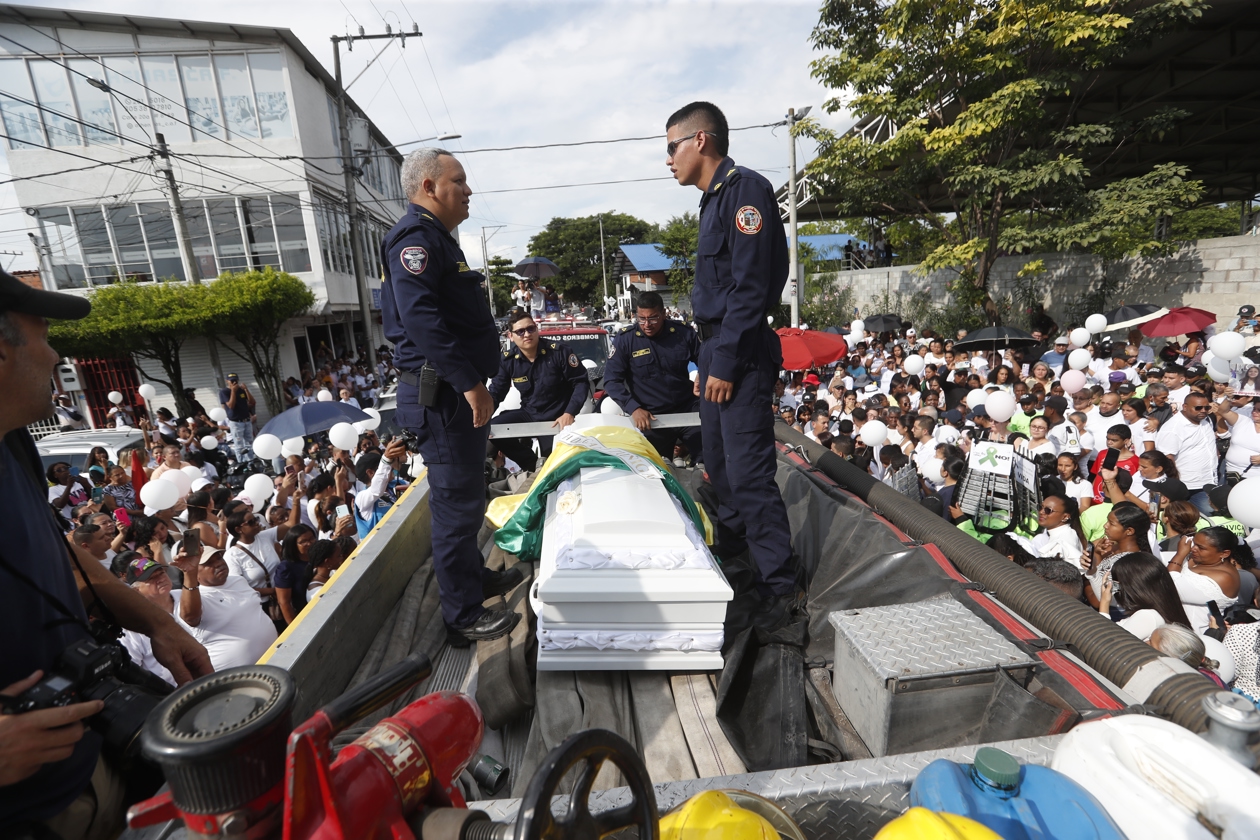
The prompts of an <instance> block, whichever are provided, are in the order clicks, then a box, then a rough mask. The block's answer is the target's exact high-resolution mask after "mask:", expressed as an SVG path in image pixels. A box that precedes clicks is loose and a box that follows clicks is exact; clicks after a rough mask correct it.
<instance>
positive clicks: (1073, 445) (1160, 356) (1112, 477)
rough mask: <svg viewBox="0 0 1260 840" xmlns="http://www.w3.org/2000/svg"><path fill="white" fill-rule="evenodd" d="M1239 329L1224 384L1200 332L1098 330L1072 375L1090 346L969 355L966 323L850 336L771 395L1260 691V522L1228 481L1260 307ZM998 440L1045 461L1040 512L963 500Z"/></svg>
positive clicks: (963, 520) (806, 430)
mask: <svg viewBox="0 0 1260 840" xmlns="http://www.w3.org/2000/svg"><path fill="white" fill-rule="evenodd" d="M1227 329H1230V330H1233V331H1237V332H1240V333H1242V334H1243V336H1244V338H1245V346H1246V347H1247V353H1248V354H1249V355H1243V356H1240V357H1238V358H1237V359H1236V360H1235V361H1233V362H1232V363H1231V365H1230V368H1231V369H1230V378H1229V380H1228V381H1223V382H1222V381H1213V379H1211V378H1209V376H1208V375H1207V374H1208V371H1207V366H1206V365H1205V363H1204V362H1205V359H1204V355H1203V354H1204V353H1205V352H1206V351H1207V349H1208V348H1207V338H1208V336H1207V335H1205V334H1204V333H1195V334H1191V335H1188V336H1185V337H1184V339H1183V340H1182V341H1179V342H1178V341H1171V342H1169V343H1167V344H1166V345H1164V346H1163V347H1162V348H1159V349H1158V350H1157V349H1156V348H1155V347H1152V346H1150V343H1149V339H1147V338H1146V337H1145V336H1144V335H1143V334H1142V333H1141V332H1139V331H1138V330H1132V331H1129V332H1128V334H1127V335H1125V336H1124V337H1123V338H1119V337H1117V338H1116V339H1115V340H1108V337H1107V335H1106V334H1105V333H1104V334H1103V335H1095V336H1092V337H1091V340H1090V341H1089V342H1088V343H1087V344H1086V347H1085V349H1086V350H1087V351H1088V353H1089V363H1088V364H1087V365H1085V366H1083V367H1081V368H1080V369H1079V370H1076V371H1074V369H1073V367H1072V366H1070V365H1069V363H1068V359H1069V354H1070V353H1071V352H1072V350H1074V349H1079V348H1076V347H1075V346H1074V345H1073V344H1072V343H1071V341H1070V340H1069V337H1068V336H1066V335H1058V336H1054V333H1052V332H1049V331H1048V330H1047V331H1037V332H1034V333H1033V336H1034V339H1035V340H1036V341H1037V344H1036V345H1035V346H1031V347H1026V348H1023V349H1008V350H1004V351H1001V352H997V351H994V350H991V349H990V350H986V349H984V348H980V349H966V345H965V343H964V341H965V337H966V336H965V333H960V334H959V335H958V336H956V337H954V338H946V337H944V336H940V335H936V334H933V333H932V332H931V331H930V330H924V331H923V334H922V335H920V334H918V332H917V331H916V330H915V329H914V328H913V327H906V328H904V329H902V330H898V331H896V332H886V333H878V334H877V333H872V332H865V333H864V334H851V335H850V336H849V346H850V352H849V354H848V356H847V357H846V358H845V359H843V360H841V361H840V362H838V363H836V364H835V365H834V366H828V367H826V368H822V369H816V370H812V371H797V372H791V373H784V374H783V375H782V376H781V378H780V381H778V382H776V383H775V398H774V402H775V407H776V413H777V414H778V415H779V418H780V420H781V421H782V422H784V423H787V424H789V425H791V426H793V427H794V428H796V429H798V430H799V431H800V432H802V433H803V434H804V435H805V436H806V437H808V438H810V439H812V440H814V441H816V442H817V443H819V444H820V445H822V446H824V447H827V448H829V449H830V450H831V451H832V452H834V453H835V454H837V455H838V456H840V457H842V458H844V459H846V460H848V461H850V462H851V463H853V464H854V465H856V466H857V467H859V468H861V469H863V470H866V471H868V472H869V473H870V474H871V475H872V476H874V477H875V478H876V479H879V480H881V481H883V482H884V483H886V484H888V485H890V486H891V487H893V488H895V489H896V490H898V491H899V492H901V493H904V494H906V495H908V496H910V497H912V498H914V499H916V500H918V501H920V502H921V503H922V504H923V505H924V506H925V507H926V508H928V509H930V510H931V511H933V512H934V513H936V514H937V515H940V516H941V517H943V518H944V519H946V520H947V521H949V522H951V523H953V524H955V525H957V526H958V527H959V528H962V529H963V530H965V531H967V532H968V533H971V534H972V535H973V536H975V537H976V538H977V539H980V540H981V541H984V542H987V543H988V544H989V545H990V546H991V547H993V548H994V549H995V550H997V551H998V552H999V553H1001V554H1003V555H1005V556H1007V557H1009V558H1010V559H1011V560H1012V561H1014V562H1016V563H1018V564H1020V565H1021V566H1023V567H1024V568H1025V569H1027V570H1029V571H1030V572H1031V573H1033V574H1036V575H1039V576H1040V577H1042V578H1044V579H1046V580H1048V581H1049V582H1051V583H1052V584H1054V585H1056V586H1058V587H1060V588H1061V589H1064V590H1065V591H1067V592H1069V593H1070V594H1071V595H1072V597H1074V598H1079V599H1080V600H1082V601H1085V602H1087V603H1089V604H1091V605H1092V606H1093V607H1095V608H1097V609H1098V610H1099V612H1100V613H1102V614H1103V615H1106V616H1109V617H1110V618H1112V619H1113V620H1115V621H1116V622H1117V623H1118V624H1119V625H1120V626H1121V627H1123V628H1125V629H1126V630H1128V631H1130V632H1132V633H1133V634H1134V635H1135V636H1137V637H1139V638H1141V639H1142V640H1144V641H1147V642H1149V643H1151V644H1153V645H1155V646H1157V647H1159V648H1160V649H1161V650H1164V651H1165V652H1167V653H1170V654H1171V655H1174V656H1178V657H1181V658H1184V659H1186V660H1187V661H1189V662H1190V663H1191V664H1193V665H1194V666H1195V667H1202V668H1203V670H1204V671H1205V673H1208V675H1209V676H1210V677H1212V678H1213V679H1216V680H1217V681H1221V676H1222V675H1220V674H1217V673H1215V671H1213V667H1212V666H1213V664H1214V663H1215V664H1216V665H1217V666H1219V665H1220V662H1219V660H1220V659H1221V658H1223V659H1233V660H1234V662H1236V663H1237V664H1238V666H1239V667H1236V668H1235V667H1231V666H1226V667H1224V668H1223V670H1224V671H1226V672H1227V674H1226V676H1227V677H1228V676H1233V677H1234V679H1235V680H1236V682H1235V685H1234V688H1235V689H1236V690H1237V691H1239V692H1241V693H1244V694H1246V695H1247V696H1248V697H1249V698H1250V699H1252V700H1253V701H1257V700H1260V686H1257V684H1256V683H1257V680H1256V668H1255V667H1254V666H1255V665H1256V660H1257V644H1258V643H1257V633H1256V630H1257V628H1260V624H1255V623H1252V622H1254V621H1255V618H1256V617H1257V616H1260V611H1256V610H1255V609H1254V608H1255V607H1256V591H1257V580H1258V579H1260V570H1257V567H1256V561H1255V557H1254V550H1255V548H1256V547H1257V545H1258V544H1260V533H1250V532H1249V529H1248V528H1246V527H1245V526H1243V525H1242V524H1241V523H1240V522H1238V521H1237V520H1236V519H1234V518H1233V517H1232V516H1231V515H1230V511H1229V492H1230V490H1231V488H1232V487H1233V486H1234V485H1235V484H1236V483H1238V481H1240V480H1241V479H1242V478H1244V477H1246V476H1248V474H1249V473H1250V472H1251V471H1252V470H1253V469H1254V468H1256V467H1257V466H1260V412H1256V413H1254V414H1253V408H1254V406H1255V404H1256V403H1257V402H1260V389H1258V388H1257V383H1258V382H1260V366H1258V365H1257V360H1258V359H1260V349H1257V348H1260V326H1257V323H1256V321H1255V310H1254V308H1252V307H1250V306H1247V307H1243V308H1242V310H1241V311H1240V313H1239V317H1238V318H1237V319H1236V320H1235V322H1234V323H1231V324H1229V325H1228V327H1227ZM1050 336H1054V337H1053V338H1051V337H1050ZM916 357H917V358H916ZM1077 358H1078V365H1079V360H1080V357H1077ZM1210 358H1211V357H1210V356H1209V357H1208V359H1210ZM908 371H914V373H913V374H912V373H910V372H908ZM1218 378H1223V377H1218ZM1065 382H1066V383H1067V385H1068V386H1070V390H1068V389H1065V387H1064V383H1065ZM995 392H1004V393H1006V394H1009V396H1010V400H1009V401H1008V402H1009V404H1013V406H1014V410H1013V413H1011V414H1010V415H1009V416H1008V415H1006V413H1005V412H1001V414H1000V416H1001V417H1002V418H1003V419H997V417H996V416H990V414H989V411H988V410H987V409H986V403H987V402H989V397H990V395H992V394H994V393H995ZM872 424H873V425H872ZM872 429H874V430H875V431H874V432H872V431H871V430H872ZM864 430H865V433H864ZM986 442H987V443H1004V444H1010V445H1011V446H1012V447H1013V448H1014V451H1015V452H1018V453H1019V454H1020V455H1022V456H1024V457H1026V458H1027V459H1029V462H1030V463H1031V465H1033V467H1034V468H1035V471H1036V473H1035V474H1036V479H1037V485H1038V491H1039V492H1038V494H1037V495H1038V497H1039V499H1040V504H1039V507H1038V508H1037V510H1036V511H1035V516H1036V521H1035V522H1034V521H1031V519H1030V520H1026V521H1023V522H1019V521H1013V519H1014V517H1007V518H1006V519H999V520H996V521H995V520H993V518H992V517H989V516H985V515H982V514H983V513H984V511H982V510H980V509H979V506H978V505H977V503H976V502H974V501H972V502H970V503H969V502H968V500H965V499H963V498H962V493H963V488H964V487H965V486H966V485H967V477H968V472H969V456H970V453H971V450H972V448H973V447H975V446H976V445H977V444H980V443H986ZM977 486H979V482H977ZM972 495H973V496H974V495H975V494H972ZM1249 610H1251V612H1248V611H1249ZM1212 638H1218V639H1223V640H1224V648H1221V647H1219V646H1216V645H1214V644H1213V643H1212V641H1211V639H1212ZM1204 639H1208V641H1206V642H1205V641H1204ZM1207 648H1211V649H1212V650H1214V651H1216V652H1218V653H1220V652H1221V651H1222V650H1225V651H1228V655H1223V654H1222V655H1221V656H1219V657H1217V658H1209V657H1206V656H1205V652H1204V651H1205V649H1207ZM1205 663H1206V664H1205ZM1244 663H1247V664H1249V666H1250V667H1249V669H1248V668H1246V667H1242V665H1243V664H1244Z"/></svg>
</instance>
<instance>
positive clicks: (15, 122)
mask: <svg viewBox="0 0 1260 840" xmlns="http://www.w3.org/2000/svg"><path fill="white" fill-rule="evenodd" d="M0 91H4V92H5V93H8V94H12V95H13V96H15V97H21V98H22V99H24V100H26V102H19V101H18V100H17V99H13V98H11V97H9V96H3V95H0V114H3V116H4V133H5V134H7V135H9V148H10V149H21V148H23V147H25V146H27V145H32V146H42V145H44V130H43V127H42V126H41V125H40V122H39V109H38V108H36V107H35V106H34V105H33V104H30V105H28V104H27V102H31V103H33V102H34V101H35V92H34V91H32V90H31V80H30V77H29V76H27V75H26V62H25V61H23V60H22V59H20V58H16V59H8V60H6V61H0Z"/></svg>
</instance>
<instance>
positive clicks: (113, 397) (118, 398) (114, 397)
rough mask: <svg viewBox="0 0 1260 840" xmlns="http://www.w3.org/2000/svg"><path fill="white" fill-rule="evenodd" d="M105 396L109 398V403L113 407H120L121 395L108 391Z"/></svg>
mask: <svg viewBox="0 0 1260 840" xmlns="http://www.w3.org/2000/svg"><path fill="white" fill-rule="evenodd" d="M107 396H108V397H109V401H110V402H112V403H113V404H114V405H122V401H123V395H122V394H121V393H120V392H118V391H110V392H109V394H107Z"/></svg>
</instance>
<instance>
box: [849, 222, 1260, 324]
mask: <svg viewBox="0 0 1260 840" xmlns="http://www.w3.org/2000/svg"><path fill="white" fill-rule="evenodd" d="M1034 259H1040V260H1044V262H1045V266H1046V270H1045V272H1044V273H1042V274H1041V275H1039V276H1038V284H1039V286H1040V287H1041V289H1042V290H1043V304H1044V306H1045V308H1046V311H1047V312H1049V313H1050V315H1051V317H1053V318H1054V319H1055V320H1057V321H1058V322H1059V323H1061V324H1066V320H1065V318H1066V313H1067V310H1068V307H1070V306H1071V305H1072V304H1073V303H1074V302H1075V301H1076V300H1078V299H1079V298H1080V297H1081V296H1082V295H1085V294H1088V293H1089V292H1091V291H1093V290H1095V289H1097V288H1098V287H1099V286H1100V285H1101V284H1102V282H1103V279H1104V275H1103V272H1104V270H1106V271H1107V275H1108V277H1109V278H1110V279H1112V280H1114V281H1116V284H1117V285H1116V289H1115V291H1113V292H1112V293H1111V294H1110V296H1109V298H1108V302H1107V306H1108V308H1114V307H1116V306H1119V305H1120V304H1121V303H1155V304H1159V305H1161V306H1167V307H1173V306H1194V307H1197V308H1199V309H1206V310H1208V311H1211V312H1215V313H1216V315H1217V317H1218V319H1222V320H1224V321H1226V322H1228V320H1229V319H1231V318H1233V317H1234V316H1235V315H1236V314H1237V312H1238V307H1240V306H1242V305H1243V304H1247V303H1250V304H1254V305H1256V306H1258V307H1260V237H1257V236H1251V235H1247V236H1227V237H1222V238H1220V239H1201V240H1199V241H1197V242H1191V243H1188V244H1186V245H1185V246H1184V247H1182V248H1181V249H1180V250H1178V251H1177V252H1175V253H1173V254H1170V255H1168V256H1166V257H1136V258H1129V259H1124V260H1119V261H1116V262H1113V263H1111V264H1110V265H1104V262H1103V260H1101V259H1100V258H1098V257H1095V256H1093V255H1091V254H1064V253H1051V254H1033V255H1025V256H1016V257H1003V258H1001V259H999V260H998V261H997V264H996V265H995V266H994V268H993V273H992V275H991V281H990V289H991V294H993V296H994V297H999V296H1001V295H1003V294H1005V293H1008V292H1009V291H1010V290H1011V289H1013V288H1015V287H1017V286H1018V285H1020V284H1022V283H1023V282H1024V281H1021V280H1018V279H1017V277H1016V274H1017V273H1018V272H1019V270H1020V269H1021V268H1022V267H1023V266H1024V265H1025V264H1026V263H1027V262H1029V261H1030V260H1034ZM828 276H829V277H830V278H832V280H833V282H835V283H836V284H837V285H838V286H839V287H840V288H844V287H849V288H852V289H853V290H854V293H855V303H856V305H857V306H858V307H859V309H861V310H862V311H863V312H866V311H868V309H869V307H870V306H872V305H874V303H875V302H876V301H877V300H878V299H880V298H881V297H882V296H883V295H885V294H886V293H889V294H895V293H901V294H902V295H906V296H909V295H912V294H917V293H919V292H923V291H926V292H928V293H929V294H930V295H931V299H932V301H933V302H934V303H937V304H941V303H944V302H945V301H946V300H947V299H948V297H949V293H948V292H947V291H946V285H947V283H948V282H949V281H950V280H951V279H952V278H953V277H954V276H955V275H954V274H953V272H950V271H934V272H931V273H929V274H926V275H924V274H920V273H919V272H918V266H913V265H908V266H893V267H892V268H871V269H865V270H863V271H842V272H834V273H832V274H830V275H828Z"/></svg>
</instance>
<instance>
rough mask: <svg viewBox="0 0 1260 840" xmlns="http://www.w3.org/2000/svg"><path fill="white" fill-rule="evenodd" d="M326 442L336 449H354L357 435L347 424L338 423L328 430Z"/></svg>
mask: <svg viewBox="0 0 1260 840" xmlns="http://www.w3.org/2000/svg"><path fill="white" fill-rule="evenodd" d="M328 441H329V442H330V443H331V444H332V445H333V446H335V447H337V448H338V449H354V447H355V444H357V443H358V442H359V433H358V432H356V431H355V430H354V426H352V425H350V424H349V423H338V424H337V425H335V426H333V427H332V428H331V429H329V430H328Z"/></svg>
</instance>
